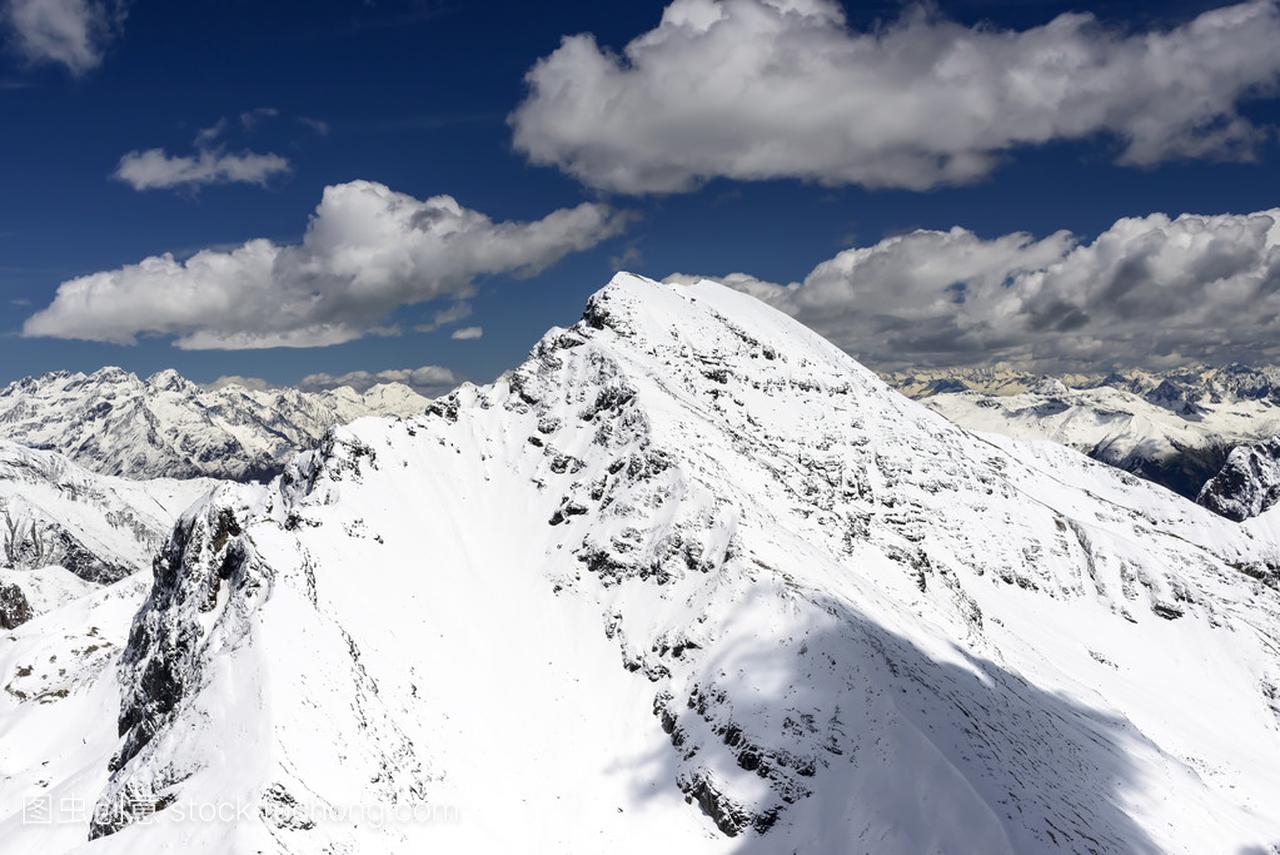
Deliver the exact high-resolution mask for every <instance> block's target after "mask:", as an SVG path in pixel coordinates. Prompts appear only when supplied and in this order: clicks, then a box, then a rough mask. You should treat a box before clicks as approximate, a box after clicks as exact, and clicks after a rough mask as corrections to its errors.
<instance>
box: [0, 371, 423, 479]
mask: <svg viewBox="0 0 1280 855" xmlns="http://www.w3.org/2000/svg"><path fill="white" fill-rule="evenodd" d="M427 403H428V401H427V399H426V398H423V397H422V396H421V395H418V394H417V393H416V392H414V391H413V390H412V389H410V388H409V387H408V386H405V385H403V384H399V383H391V384H383V385H379V386H374V387H373V388H371V389H369V390H368V391H366V392H365V393H364V394H363V395H361V394H358V393H357V392H355V391H354V390H353V389H350V388H348V387H342V388H339V389H335V390H332V391H327V392H315V393H310V392H302V391H299V390H297V389H269V390H258V389H249V388H246V387H244V386H239V385H230V386H222V387H220V388H216V389H210V388H207V387H204V386H200V385H198V384H195V383H192V382H190V381H188V380H186V379H185V378H183V377H181V376H180V375H178V373H177V372H175V371H172V370H170V371H161V372H160V373H158V374H155V375H153V376H151V377H149V378H147V379H146V380H142V379H140V378H138V377H137V376H136V375H133V374H130V373H128V372H126V371H123V370H121V369H119V368H103V369H101V370H100V371H96V372H94V373H93V374H89V375H85V374H80V373H68V372H65V371H62V372H55V373H52V374H45V375H43V376H40V377H29V378H27V379H25V380H20V381H17V382H15V383H11V384H10V385H9V386H7V387H6V388H4V389H0V437H3V438H7V439H10V440H13V441H15V442H19V443H21V444H23V445H28V446H32V447H35V448H45V449H52V450H55V451H59V452H61V453H62V454H65V455H67V456H68V457H70V458H72V459H73V460H75V461H76V462H78V463H80V464H81V465H83V466H85V467H87V468H89V469H92V470H93V471H95V472H101V473H103V474H107V475H123V476H127V477H130V478H161V477H170V478H190V477H196V476H202V475H205V476H210V477H215V478H231V479H237V480H242V479H249V478H263V477H270V476H271V475H274V474H275V473H277V472H279V470H280V468H281V466H282V465H283V463H284V461H285V460H287V459H288V458H289V457H290V456H292V455H293V454H294V453H295V452H296V451H298V450H299V449H304V448H309V447H310V446H311V445H313V444H314V443H315V442H316V440H318V439H319V438H320V437H321V436H323V435H324V432H325V431H326V430H327V429H328V428H329V427H331V426H332V425H334V424H341V423H344V422H347V421H350V420H352V419H355V418H359V417H361V416H366V415H408V414H413V413H421V412H422V411H423V409H425V407H426V405H427Z"/></svg>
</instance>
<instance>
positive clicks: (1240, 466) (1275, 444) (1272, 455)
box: [1196, 436, 1280, 520]
mask: <svg viewBox="0 0 1280 855" xmlns="http://www.w3.org/2000/svg"><path fill="white" fill-rule="evenodd" d="M1196 501H1197V502H1199V503H1200V504H1202V505H1204V506H1205V507H1206V508H1209V509H1210V510H1212V511H1215V512H1217V513H1220V514H1222V515H1223V516H1224V517H1229V518H1230V519H1233V520H1244V519H1248V518H1249V517H1256V516H1257V515H1258V514H1260V513H1263V512H1264V511H1266V510H1268V509H1270V508H1272V507H1274V506H1275V505H1276V504H1277V503H1280V436H1275V437H1272V438H1271V439H1269V440H1267V441H1265V442H1259V443H1254V444H1251V445H1241V446H1238V447H1237V448H1235V449H1234V450H1232V452H1231V454H1230V456H1229V457H1227V462H1226V465H1225V466H1223V467H1222V471H1220V472H1219V473H1218V474H1217V475H1215V476H1213V478H1211V479H1209V481H1208V483H1206V484H1205V485H1204V489H1203V490H1201V491H1200V495H1199V497H1197V499H1196Z"/></svg>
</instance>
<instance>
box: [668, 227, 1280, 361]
mask: <svg viewBox="0 0 1280 855" xmlns="http://www.w3.org/2000/svg"><path fill="white" fill-rule="evenodd" d="M699 278H702V277H696V276H687V275H682V274H678V275H676V276H673V277H671V280H672V281H678V282H690V281H694V280H696V279H699ZM714 278H717V279H718V280H719V281H721V282H724V283H725V284H727V285H729V286H731V287H733V288H737V289H738V290H741V291H744V292H747V293H749V294H752V295H754V296H756V297H759V298H760V299H763V300H765V301H766V302H768V303H770V304H772V305H774V306H775V307H777V308H779V309H781V310H783V311H785V312H787V313H789V314H791V315H794V316H795V317H797V318H798V319H800V320H801V321H803V322H805V323H806V324H808V325H809V326H811V327H813V328H814V329H816V330H817V331H819V332H821V333H822V334H824V335H826V336H827V337H828V338H830V339H831V340H833V341H834V342H835V343H836V344H838V345H840V346H841V347H843V348H844V349H846V350H847V351H849V352H850V353H852V354H854V355H855V356H858V357H859V358H861V359H863V360H865V361H866V362H868V363H870V364H872V365H875V366H877V367H883V368H897V367H906V366H957V365H973V364H979V363H989V362H995V361H1008V362H1012V363H1019V364H1023V365H1028V366H1035V367H1038V368H1040V369H1041V370H1063V369H1069V368H1072V369H1076V368H1083V369H1090V370H1092V369H1096V368H1098V367H1100V366H1106V365H1123V366H1133V365H1153V366H1154V365H1157V364H1159V365H1163V366H1166V367H1167V366H1168V365H1170V364H1179V363H1183V364H1185V363H1190V362H1196V361H1210V362H1217V361H1225V360H1228V359H1240V360H1242V361H1258V362H1264V361H1275V360H1276V359H1277V357H1280V209H1275V210H1270V211H1262V212H1258V213H1253V214H1241V215H1232V214H1227V215H1219V216H1198V215H1190V214H1187V215H1183V216H1180V217H1178V218H1176V219H1171V218H1170V217H1168V216H1166V215H1164V214H1151V215H1149V216H1146V217H1133V218H1126V219H1122V220H1119V221H1117V222H1116V223H1115V224H1114V225H1112V226H1111V227H1110V228H1108V229H1107V230H1106V231H1105V232H1103V233H1102V234H1100V235H1099V236H1098V237H1097V238H1095V239H1094V240H1092V241H1082V240H1080V239H1078V238H1076V237H1075V236H1073V235H1071V234H1070V233H1068V232H1058V233H1057V234H1054V235H1050V236H1049V237H1046V238H1042V239H1036V238H1033V237H1032V236H1030V235H1027V234H1021V233H1015V234H1009V235H1004V236H1002V237H997V238H994V239H984V238H981V237H979V236H977V235H975V234H974V233H973V232H970V231H968V230H966V229H962V228H953V229H951V230H950V231H947V232H939V231H915V232H911V233H910V234H905V235H900V236H898V237H892V238H887V239H885V240H883V241H881V242H879V243H877V244H876V245H874V246H870V247H864V248H859V249H850V250H846V251H844V252H841V253H840V254H839V255H837V256H835V257H834V258H832V259H829V260H827V261H824V262H822V263H821V264H819V265H818V266H817V267H815V268H814V269H813V270H812V271H811V272H810V273H809V274H808V276H806V277H805V278H804V279H803V280H802V281H800V282H793V283H790V284H779V283H773V282H767V281H764V280H760V279H756V278H754V277H752V276H750V275H748V274H744V273H736V274H731V275H729V276H723V277H714Z"/></svg>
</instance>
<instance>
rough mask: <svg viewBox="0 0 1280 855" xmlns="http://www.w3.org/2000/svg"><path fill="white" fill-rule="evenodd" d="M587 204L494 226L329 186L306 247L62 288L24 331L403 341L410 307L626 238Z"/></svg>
mask: <svg viewBox="0 0 1280 855" xmlns="http://www.w3.org/2000/svg"><path fill="white" fill-rule="evenodd" d="M626 221H627V216H626V214H624V213H620V212H617V211H614V210H613V209H611V208H609V207H608V206H605V205H600V204H593V203H584V204H581V205H578V206H577V207H575V208H567V209H561V210H557V211H554V212H552V213H551V214H548V215H547V216H546V217H543V218H542V219H541V220H536V221H534V222H494V221H493V220H491V219H489V218H488V217H486V216H485V215H484V214H482V213H480V212H478V211H473V210H469V209H467V208H464V207H462V206H461V205H459V204H458V203H457V201H456V200H454V199H453V198H452V197H450V196H432V197H430V198H428V199H425V200H419V199H415V198H413V197H412V196H407V195H405V194H403V193H396V192H394V191H392V190H390V189H389V188H387V187H385V186H383V185H381V184H376V183H373V182H369V181H353V182H350V183H348V184H338V185H335V186H331V187H327V188H325V191H324V196H323V198H322V200H321V202H320V205H319V206H318V207H317V208H316V211H315V213H314V214H313V215H312V217H311V219H310V221H309V223H308V225H307V230H306V233H305V235H304V237H303V240H302V243H300V244H295V245H286V246H281V245H279V244H276V243H273V242H272V241H269V240H263V239H260V240H251V241H249V242H247V243H245V244H244V245H242V246H240V247H237V248H235V249H232V250H228V251H221V250H203V251H201V252H198V253H196V254H195V255H193V256H191V257H190V258H188V259H186V260H185V261H178V260H177V259H175V258H174V257H173V255H172V254H165V255H161V256H153V257H151V258H147V259H144V260H142V261H140V262H138V263H137V264H130V265H126V266H125V267H121V268H118V269H116V270H107V271H103V272H100V273H92V274H89V275H87V276H81V277H79V278H77V279H72V280H69V281H67V282H64V283H62V284H61V285H60V286H58V290H57V293H56V295H55V296H54V299H53V302H52V303H51V304H50V305H49V306H48V307H46V308H45V309H43V310H41V311H39V312H37V313H36V314H34V315H32V316H31V317H30V318H28V319H27V321H26V323H25V325H24V326H23V334H24V335H27V336H53V337H56V338H72V339H87V340H91V341H106V342H115V343H120V344H130V343H133V342H134V341H135V340H136V338H137V336H139V335H147V334H153V335H166V336H169V335H171V336H176V337H177V338H176V341H175V342H174V344H175V345H176V346H178V347H181V348H187V349H215V348H216V349H248V348H263V347H316V346H323V345H329V344H338V343H340V342H345V341H351V340H353V339H357V338H360V337H362V336H364V335H369V334H395V332H397V330H396V328H395V327H393V326H388V325H387V319H388V316H389V315H390V314H391V313H392V312H393V311H394V310H395V309H397V308H398V307H400V306H404V305H413V304H419V303H424V302H427V301H430V300H436V299H445V298H451V299H459V298H465V297H467V296H468V295H469V294H471V293H472V291H473V283H474V281H475V278H476V277H478V276H483V275H486V274H503V273H505V274H512V275H515V276H529V275H534V274H536V273H538V272H539V271H541V270H543V269H544V268H546V267H548V266H550V265H551V264H554V263H555V262H557V261H559V260H560V259H561V258H562V257H563V256H565V255H566V254H568V253H570V252H576V251H581V250H585V249H588V248H590V247H592V246H594V245H596V244H598V243H599V242H601V241H602V240H604V239H606V238H608V237H610V236H611V235H614V234H616V233H618V232H619V231H621V230H622V228H623V227H624V225H625V224H626Z"/></svg>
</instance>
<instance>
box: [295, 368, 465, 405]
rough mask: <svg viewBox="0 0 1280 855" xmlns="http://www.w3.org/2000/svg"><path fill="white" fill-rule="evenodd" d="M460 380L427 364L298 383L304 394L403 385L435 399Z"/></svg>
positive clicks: (323, 376) (322, 376)
mask: <svg viewBox="0 0 1280 855" xmlns="http://www.w3.org/2000/svg"><path fill="white" fill-rule="evenodd" d="M460 382H462V381H461V379H460V378H459V377H458V376H457V375H456V374H454V373H453V371H451V370H450V369H448V368H445V367H444V366H442V365H424V366H422V367H421V368H390V369H387V370H385V371H348V372H347V373H345V374H327V373H323V372H321V373H318V374H308V375H307V376H306V377H303V378H302V380H301V381H300V382H299V383H298V388H299V389H302V390H303V391H304V392H320V391H324V390H325V389H337V388H339V387H341V386H350V387H351V388H353V389H355V390H356V391H357V392H361V393H363V392H366V391H368V390H369V389H370V388H372V387H373V386H376V385H378V384H379V383H403V384H405V385H406V386H409V387H410V388H412V389H413V390H414V391H415V392H417V393H418V394H420V395H426V396H427V397H428V398H434V397H437V396H439V395H443V394H445V393H446V392H448V391H450V390H451V389H453V387H455V386H457V385H458V384H459V383H460Z"/></svg>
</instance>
